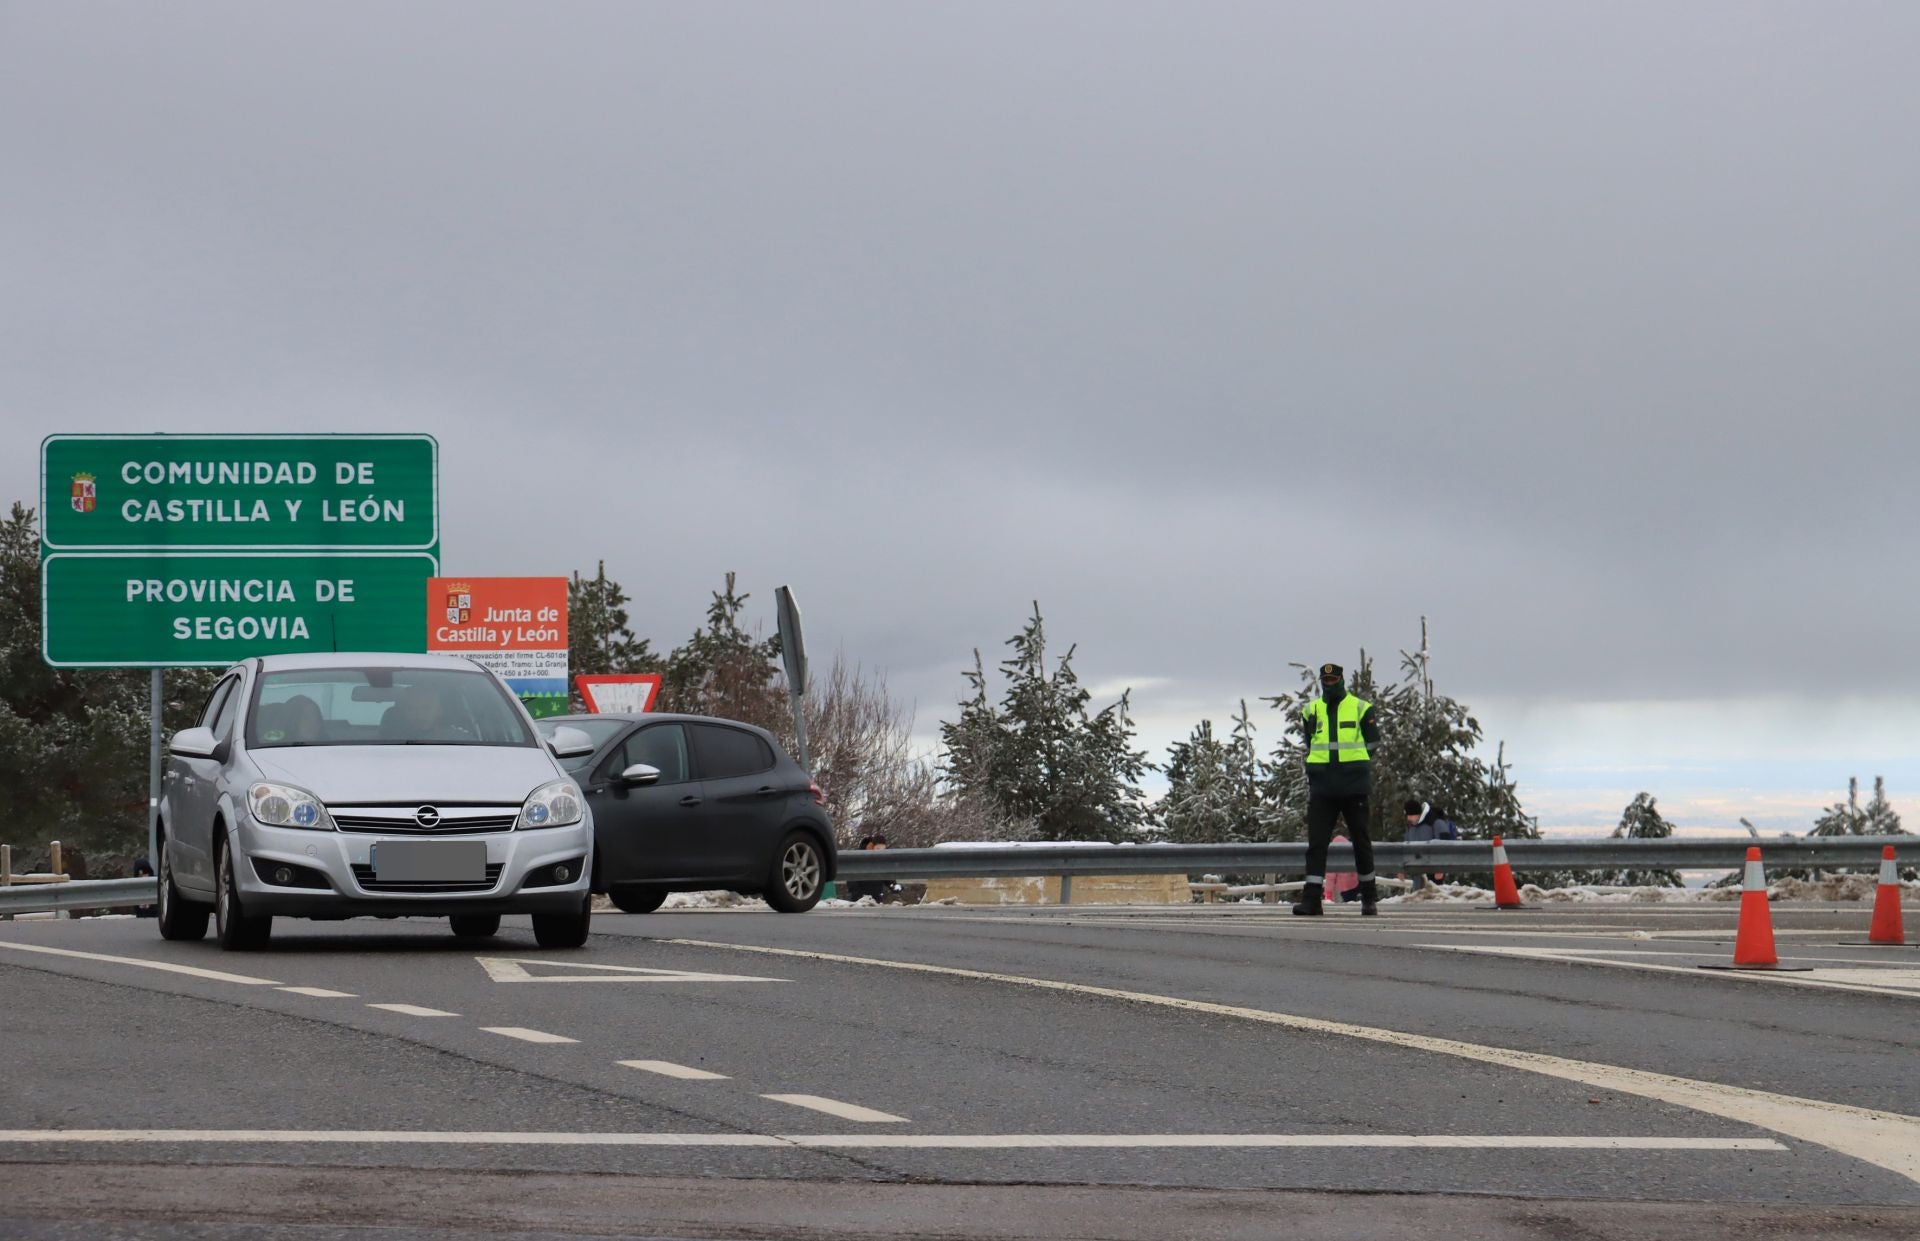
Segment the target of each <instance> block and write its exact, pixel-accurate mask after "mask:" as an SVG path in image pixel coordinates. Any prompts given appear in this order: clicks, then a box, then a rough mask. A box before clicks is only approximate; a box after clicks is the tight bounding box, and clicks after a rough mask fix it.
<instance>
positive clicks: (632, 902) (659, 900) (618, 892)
mask: <svg viewBox="0 0 1920 1241" xmlns="http://www.w3.org/2000/svg"><path fill="white" fill-rule="evenodd" d="M607 897H608V899H610V900H612V901H613V907H614V908H615V909H618V910H619V911H620V912H621V913H623V914H650V913H652V912H653V911H654V910H656V909H658V908H660V906H661V905H663V904H665V903H666V899H667V890H666V889H665V888H615V889H614V890H613V891H611V892H609V893H607Z"/></svg>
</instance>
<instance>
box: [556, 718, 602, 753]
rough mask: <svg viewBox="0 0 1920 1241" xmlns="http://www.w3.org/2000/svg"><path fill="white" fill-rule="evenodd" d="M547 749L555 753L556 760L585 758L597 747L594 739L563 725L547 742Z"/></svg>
mask: <svg viewBox="0 0 1920 1241" xmlns="http://www.w3.org/2000/svg"><path fill="white" fill-rule="evenodd" d="M547 748H548V749H549V750H552V751H553V756H554V757H555V758H585V757H586V756H587V755H589V754H591V753H593V751H594V749H595V748H596V747H595V746H594V744H593V738H592V737H589V736H588V735H587V734H586V733H583V732H581V731H580V730H579V729H577V728H568V727H567V726H566V725H564V724H562V725H561V726H560V727H558V728H556V729H554V730H553V736H552V737H550V738H548V740H547Z"/></svg>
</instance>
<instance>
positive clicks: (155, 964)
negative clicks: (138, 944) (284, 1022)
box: [0, 940, 280, 987]
mask: <svg viewBox="0 0 1920 1241" xmlns="http://www.w3.org/2000/svg"><path fill="white" fill-rule="evenodd" d="M0 948H11V949H12V950H13V951H15V952H44V953H46V954H47V955H48V956H55V957H79V958H80V959H81V960H83V961H106V962H108V963H109V964H112V965H137V966H139V967H140V968H141V969H147V970H160V971H162V972H164V973H168V974H185V975H187V976H188V977H189V978H209V979H212V980H213V981H214V982H237V983H239V984H240V985H242V986H245V987H277V986H279V985H280V983H279V982H278V981H276V980H274V979H272V978H251V977H249V976H247V975H246V974H228V973H226V972H224V971H222V970H203V969H201V968H200V967H199V966H197V965H175V964H174V963H173V962H171V961H146V960H142V959H141V958H139V957H115V956H109V955H108V954H106V953H104V952H80V951H78V950H77V949H73V948H49V947H47V946H46V945H45V944H16V943H12V942H10V941H7V940H0Z"/></svg>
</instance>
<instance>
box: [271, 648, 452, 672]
mask: <svg viewBox="0 0 1920 1241" xmlns="http://www.w3.org/2000/svg"><path fill="white" fill-rule="evenodd" d="M259 659H260V668H261V671H263V672H286V671H288V670H291V669H298V668H458V669H460V670H461V671H463V672H472V671H475V670H476V669H479V667H480V665H478V664H476V663H474V662H473V661H472V660H471V659H468V658H467V657H465V656H464V655H426V654H421V653H419V652H417V651H416V652H409V651H316V652H313V653H311V654H307V655H262V656H260V657H259Z"/></svg>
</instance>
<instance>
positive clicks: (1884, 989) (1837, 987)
mask: <svg viewBox="0 0 1920 1241" xmlns="http://www.w3.org/2000/svg"><path fill="white" fill-rule="evenodd" d="M1408 946H1409V947H1412V948H1427V949H1431V950H1433V951H1435V952H1465V953H1472V954H1474V955H1477V956H1484V957H1513V958H1516V959H1519V960H1527V961H1559V962H1563V963H1565V964H1567V965H1601V966H1610V967H1612V968H1613V969H1621V970H1653V971H1655V972H1657V973H1662V974H1685V975H1686V976H1687V977H1689V978H1703V977H1709V975H1703V974H1701V973H1700V967H1699V966H1698V965H1693V964H1689V965H1660V964H1657V963H1655V962H1652V961H1616V960H1613V959H1612V958H1614V957H1629V956H1641V957H1704V956H1712V955H1718V954H1713V953H1705V952H1633V951H1631V950H1629V949H1625V948H1618V949H1616V948H1529V947H1526V946H1524V945H1521V944H1410V945H1408ZM1780 959H1781V960H1782V961H1836V962H1842V963H1844V964H1847V965H1852V966H1857V967H1861V968H1862V969H1888V968H1893V969H1898V968H1899V967H1900V965H1903V964H1905V963H1904V962H1900V963H1896V962H1893V961H1881V962H1875V961H1861V960H1855V959H1852V958H1846V957H1795V956H1783V957H1781V958H1780ZM1853 972H1855V973H1858V972H1861V971H1860V970H1855V971H1853ZM1711 977H1713V978H1743V979H1745V980H1746V981H1748V982H1765V983H1781V984H1784V985H1786V986H1789V987H1813V988H1814V989H1816V990H1822V991H1857V992H1859V993H1860V994H1861V995H1881V996H1888V995H1890V996H1901V997H1907V998H1912V996H1913V994H1914V990H1913V988H1912V987H1899V986H1894V985H1892V984H1875V983H1866V982H1859V981H1853V982H1843V981H1841V980H1839V979H1835V978H1809V977H1806V976H1805V975H1802V974H1789V973H1780V972H1775V971H1772V970H1721V971H1719V972H1717V973H1715V974H1712V975H1711Z"/></svg>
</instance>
